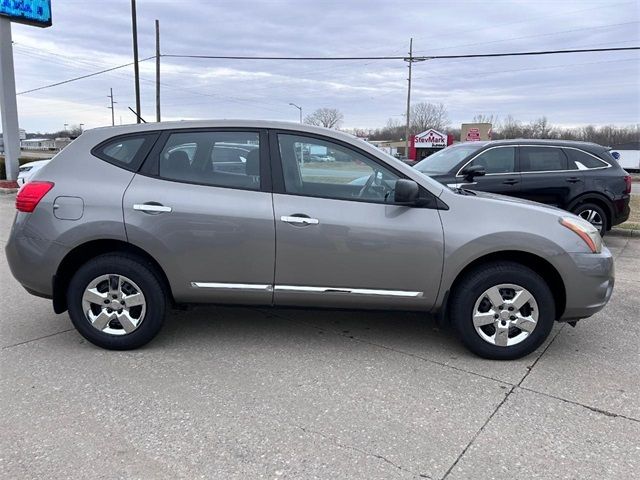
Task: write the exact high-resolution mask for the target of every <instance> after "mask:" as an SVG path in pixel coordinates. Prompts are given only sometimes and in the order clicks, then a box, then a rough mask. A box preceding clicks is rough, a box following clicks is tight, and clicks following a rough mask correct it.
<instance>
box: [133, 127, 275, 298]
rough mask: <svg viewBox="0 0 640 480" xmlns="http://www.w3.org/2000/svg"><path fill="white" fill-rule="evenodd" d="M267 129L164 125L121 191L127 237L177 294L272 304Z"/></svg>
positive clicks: (272, 245)
mask: <svg viewBox="0 0 640 480" xmlns="http://www.w3.org/2000/svg"><path fill="white" fill-rule="evenodd" d="M265 143H266V134H264V133H263V134H261V132H259V131H237V130H192V131H185V130H176V131H173V132H165V133H163V134H162V136H161V138H160V139H159V140H158V143H157V145H156V147H154V149H153V150H152V152H151V153H150V154H149V157H148V158H147V160H146V161H145V164H144V165H143V167H142V169H143V170H142V173H138V174H136V175H135V177H134V178H133V180H132V182H131V184H130V186H129V188H128V189H127V191H126V193H125V195H124V199H123V210H124V220H125V225H126V230H127V237H128V239H129V241H130V242H131V243H132V244H134V245H137V246H139V247H141V248H142V249H144V250H145V251H147V252H149V254H150V255H151V256H153V257H154V258H155V259H156V260H157V261H158V262H159V263H160V264H161V265H160V266H161V267H162V268H163V270H164V271H165V272H166V274H167V277H168V280H169V282H170V284H171V288H172V292H173V295H174V297H175V299H176V300H177V301H179V302H229V303H258V304H271V301H272V286H273V264H274V259H275V227H274V222H273V208H272V200H271V193H270V192H269V191H263V190H269V189H267V188H265V180H264V179H265V178H269V174H268V170H265V168H267V169H268V162H267V161H266V159H267V156H266V155H267V152H266V148H265V146H264V145H265Z"/></svg>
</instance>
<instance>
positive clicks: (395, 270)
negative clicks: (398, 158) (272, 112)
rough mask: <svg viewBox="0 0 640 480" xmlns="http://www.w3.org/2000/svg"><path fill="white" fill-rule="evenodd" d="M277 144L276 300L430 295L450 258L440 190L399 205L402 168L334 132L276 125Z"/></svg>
mask: <svg viewBox="0 0 640 480" xmlns="http://www.w3.org/2000/svg"><path fill="white" fill-rule="evenodd" d="M271 146H272V155H271V157H272V159H273V167H274V212H275V219H276V238H277V255H276V274H275V285H274V302H275V304H276V305H305V304H306V305H316V306H327V307H354V308H363V307H365V308H366V307H368V308H376V307H378V308H394V307H395V308H400V309H403V308H406V309H414V308H415V309H424V310H426V309H428V308H429V307H431V306H432V305H433V303H434V301H435V298H436V295H437V293H438V288H439V285H440V275H441V271H442V261H443V233H442V225H441V222H440V216H439V214H438V211H437V210H436V209H435V205H436V204H435V198H431V200H433V202H432V203H431V206H430V207H426V206H425V207H421V208H418V207H408V206H400V205H394V204H393V188H394V187H395V181H396V180H397V179H398V178H402V177H401V174H399V173H398V172H396V171H394V170H392V169H391V168H390V167H389V166H388V165H385V164H384V163H383V162H381V161H380V160H379V159H375V158H374V157H371V156H369V155H368V154H366V153H365V152H362V151H360V150H358V149H356V148H354V147H353V146H350V145H348V144H343V143H341V142H336V141H334V140H333V139H329V138H325V137H320V136H313V135H306V134H305V135H299V134H292V133H287V132H281V133H275V132H274V133H272V136H271ZM310 153H313V155H315V156H316V157H317V158H316V159H312V157H311V155H309V154H310ZM279 160H280V161H279ZM423 195H425V198H428V196H429V195H431V194H430V193H429V192H426V191H425V192H423Z"/></svg>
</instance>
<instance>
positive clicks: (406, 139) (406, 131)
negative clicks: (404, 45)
mask: <svg viewBox="0 0 640 480" xmlns="http://www.w3.org/2000/svg"><path fill="white" fill-rule="evenodd" d="M405 61H408V62H409V78H408V79H407V81H408V84H407V118H406V120H407V123H406V125H405V129H404V155H405V157H407V158H409V125H410V121H411V119H410V118H409V114H410V113H411V65H413V37H411V40H410V41H409V58H408V59H406V58H405Z"/></svg>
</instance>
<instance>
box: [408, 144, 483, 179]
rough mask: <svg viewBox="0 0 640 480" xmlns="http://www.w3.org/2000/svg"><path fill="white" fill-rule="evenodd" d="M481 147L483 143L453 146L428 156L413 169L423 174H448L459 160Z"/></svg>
mask: <svg viewBox="0 0 640 480" xmlns="http://www.w3.org/2000/svg"><path fill="white" fill-rule="evenodd" d="M483 146H484V142H469V143H462V144H458V145H453V146H451V147H447V148H445V149H444V150H440V151H439V152H436V153H434V154H433V155H430V156H428V157H427V158H425V159H424V160H422V161H421V162H420V163H418V164H417V165H416V166H415V168H416V169H417V170H418V171H420V172H423V173H448V172H450V171H451V169H452V168H453V167H455V166H456V165H457V164H458V162H460V160H462V159H463V158H465V157H467V156H468V155H469V154H471V153H473V152H475V151H476V150H479V149H480V148H482V147H483Z"/></svg>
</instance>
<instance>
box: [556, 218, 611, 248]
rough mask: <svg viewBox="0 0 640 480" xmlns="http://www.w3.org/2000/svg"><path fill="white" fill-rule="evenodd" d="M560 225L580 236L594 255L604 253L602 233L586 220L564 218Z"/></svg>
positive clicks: (561, 219)
mask: <svg viewBox="0 0 640 480" xmlns="http://www.w3.org/2000/svg"><path fill="white" fill-rule="evenodd" d="M560 224H561V225H563V226H565V227H567V228H568V229H569V230H571V231H572V232H573V233H575V234H576V235H578V236H579V237H580V238H581V239H582V240H583V241H584V243H586V244H587V247H589V250H591V252H592V253H600V252H601V251H602V237H601V236H600V232H598V230H597V229H596V227H594V226H593V225H591V224H590V223H589V222H587V221H586V220H583V219H582V218H576V217H562V218H560Z"/></svg>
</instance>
